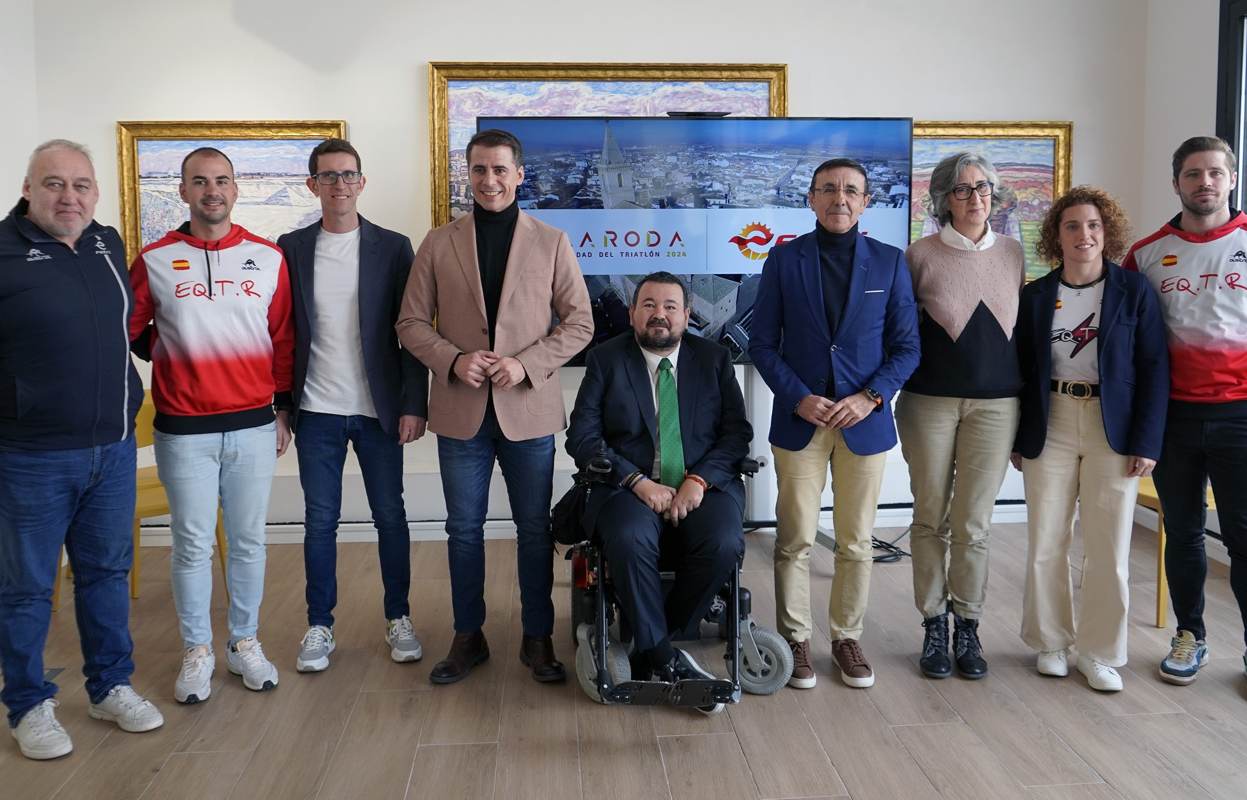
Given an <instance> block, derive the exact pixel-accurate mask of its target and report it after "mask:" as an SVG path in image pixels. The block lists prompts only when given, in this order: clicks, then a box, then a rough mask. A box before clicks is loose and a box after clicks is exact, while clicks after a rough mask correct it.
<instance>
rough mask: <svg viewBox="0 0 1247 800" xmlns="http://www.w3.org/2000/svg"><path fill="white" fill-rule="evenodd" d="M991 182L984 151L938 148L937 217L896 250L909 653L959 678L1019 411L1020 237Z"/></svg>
mask: <svg viewBox="0 0 1247 800" xmlns="http://www.w3.org/2000/svg"><path fill="white" fill-rule="evenodd" d="M998 186H999V180H998V178H997V175H996V169H995V167H993V166H992V164H991V162H990V161H988V160H987V159H986V158H984V157H983V156H981V155H978V154H975V153H956V154H954V155H951V156H949V157H947V158H945V159H944V160H943V161H941V162H940V163H939V164H938V165H937V166H936V167H935V169H934V171H932V173H931V185H930V190H929V191H930V205H931V209H932V214H933V216H935V217H936V219H937V220H938V221H939V223H940V225H941V228H940V230H939V232H938V233H934V234H931V235H929V236H925V237H923V238H922V239H919V240H918V241H917V242H914V243H913V244H912V245H910V247H909V250H908V251H906V253H905V259H906V260H907V261H908V262H909V269H910V272H911V274H912V277H913V284H914V298H915V300H917V303H918V310H919V318H918V334H919V337H920V338H921V340H922V360H921V362H920V363H919V365H918V369H917V370H916V371H915V372H914V374H913V375H912V376H911V377H910V379H909V381H908V383H906V384H905V388H904V390H903V391H902V392H901V393H900V397H899V398H898V399H897V402H896V425H897V431H898V433H899V434H900V439H901V453H902V454H903V455H904V457H905V461H906V462H907V463H908V464H909V483H910V490H911V491H912V493H913V496H914V521H913V524H912V525H911V526H910V528H909V534H910V540H911V545H910V547H911V550H912V552H913V561H914V603H915V604H916V605H917V607H918V611H919V613H921V614H922V626H923V627H924V628H925V629H926V634H925V636H924V639H923V643H922V655H921V657H920V658H919V662H918V663H919V667H920V668H921V669H922V673H923V674H924V675H926V676H927V677H929V678H945V677H948V676H949V675H951V674H952V671H953V665H954V663H955V665H956V669H957V672H958V673H959V674H960V675H961V676H962V677H963V678H970V679H977V678H981V677H983V676H984V675H986V674H987V661H986V659H984V657H983V650H982V647H981V645H980V643H979V636H978V622H979V619H980V618H981V617H982V615H983V603H984V599H985V597H986V590H987V540H988V534H989V533H990V531H991V519H992V510H993V508H994V506H995V501H996V493H997V492H998V491H999V490H1000V484H1001V482H1002V481H1003V480H1004V476H1005V471H1006V470H1007V469H1008V466H1009V452H1010V450H1011V448H1012V446H1013V437H1014V433H1015V431H1016V430H1017V423H1018V391H1019V389H1020V388H1021V383H1022V382H1021V375H1020V373H1019V371H1018V359H1017V350H1016V348H1015V347H1014V343H1013V327H1014V323H1015V321H1016V319H1017V307H1018V289H1019V288H1020V287H1021V286H1022V283H1023V281H1024V279H1025V272H1026V267H1025V260H1024V258H1023V256H1022V246H1021V245H1020V244H1019V243H1018V242H1017V241H1016V240H1015V239H1012V238H1009V237H1006V236H998V235H997V234H996V232H993V231H992V229H991V226H990V225H989V224H988V219H989V217H990V216H991V212H992V202H993V197H994V195H995V194H996V191H997V187H998ZM950 609H951V611H952V613H953V619H954V621H955V631H954V639H955V641H954V645H953V658H952V659H950V657H949V643H948V612H949V610H950Z"/></svg>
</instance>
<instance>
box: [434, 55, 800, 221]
mask: <svg viewBox="0 0 1247 800" xmlns="http://www.w3.org/2000/svg"><path fill="white" fill-rule="evenodd" d="M456 83H467V84H470V83H478V84H487V83H493V84H510V83H516V84H523V86H522V89H523V91H522V92H520V93H516V94H515V95H514V96H515V97H517V98H518V97H527V98H535V99H533V100H532V101H531V102H530V103H529V104H528V105H527V107H526V108H524V109H523V111H524V113H546V114H551V115H558V116H609V115H616V112H617V111H618V110H619V109H617V108H612V106H611V103H610V102H608V100H609V93H604V92H602V91H601V90H602V89H603V88H604V87H602V84H611V83H618V84H620V86H621V89H622V88H623V87H624V86H625V85H627V86H628V87H629V88H631V87H632V85H634V84H637V83H643V84H645V83H652V84H654V86H653V87H652V90H651V92H650V94H649V95H648V96H647V99H648V100H649V101H651V102H648V103H645V104H644V105H647V106H648V107H647V108H646V109H645V110H644V113H645V114H646V115H660V114H664V113H666V112H667V111H722V110H727V111H732V110H735V109H733V108H722V107H713V108H707V107H689V106H688V105H681V107H679V108H676V107H670V108H664V107H662V106H661V104H656V103H654V102H652V101H653V98H654V97H655V96H656V95H659V94H660V93H661V92H662V91H663V90H664V89H673V88H674V86H675V85H685V84H687V85H688V86H689V87H691V88H698V89H701V90H704V91H703V93H704V94H705V95H707V97H704V98H702V99H703V100H710V99H711V97H712V96H713V95H714V94H715V91H716V88H718V89H724V90H726V86H725V84H733V85H736V86H739V85H742V84H756V85H757V86H756V90H755V93H754V95H753V96H752V97H751V98H750V99H748V101H747V102H748V103H751V104H752V105H753V108H751V109H750V110H749V113H750V114H751V115H752V116H772V117H782V116H786V115H787V113H788V65H786V64H639V63H638V64H595V63H482V62H466V61H454V62H451V61H436V62H431V63H430V64H429V170H430V175H429V178H430V180H429V183H430V187H431V192H432V206H431V207H432V210H433V226H434V227H437V226H439V225H444V224H445V223H447V222H449V221H450V220H451V217H452V194H451V190H452V186H454V185H455V184H460V185H463V184H466V178H459V177H458V176H455V175H452V164H451V152H452V150H451V147H452V132H453V135H454V136H456V137H460V135H461V134H462V132H463V131H462V129H463V127H464V120H459V119H458V118H456V119H452V118H451V115H452V105H453V98H452V93H453V92H454V91H456V89H458V88H460V87H455V86H454V84H456ZM544 84H564V86H563V87H562V88H564V89H567V88H570V87H567V86H566V84H592V85H594V86H595V87H596V91H595V93H594V94H593V95H591V98H592V100H591V102H582V104H581V107H580V108H579V109H578V108H577V106H576V100H575V99H574V98H568V97H567V96H566V93H560V96H559V97H558V102H557V104H555V105H551V107H548V108H544V109H542V108H539V107H538V108H537V109H536V111H535V110H534V107H533V104H537V105H538V106H539V104H540V103H541V102H542V97H543V96H542V94H541V93H542V90H543V88H547V87H544V86H543V85H544ZM716 85H718V86H717V87H716ZM763 87H765V92H766V97H765V102H760V100H761V92H762V89H763ZM463 91H465V92H467V91H478V87H463ZM478 94H479V91H478ZM693 94H695V93H693ZM604 95H605V96H604ZM672 96H673V102H681V103H692V104H693V105H698V104H699V103H697V102H695V101H696V98H693V97H691V94H687V93H686V94H680V93H677V92H672ZM621 97H622V96H621ZM677 97H678V98H680V99H679V100H676V99H675V98H677ZM720 97H721V98H722V96H721V95H720ZM474 99H479V98H474ZM484 99H485V100H486V101H487V100H488V99H489V98H488V97H485V98H484ZM741 99H742V100H744V99H745V98H741ZM476 105H477V106H479V105H481V103H479V102H478V103H476ZM721 105H723V103H722V100H720V102H719V106H721ZM473 110H474V111H481V110H483V111H486V112H487V113H490V114H493V115H494V116H517V115H519V114H516V113H514V112H515V111H516V108H514V107H510V108H508V107H505V106H504V107H501V108H498V109H487V108H474V109H473ZM578 111H579V113H577V112H578ZM508 112H511V113H508ZM586 112H588V113H586ZM760 112H762V113H760ZM629 113H633V114H635V113H636V112H635V111H632V112H626V111H625V112H623V113H619V114H618V115H619V116H627V115H628V114H629ZM479 115H480V114H472V115H471V119H472V120H475V118H476V116H479ZM465 119H466V117H465ZM464 142H465V143H466V139H464Z"/></svg>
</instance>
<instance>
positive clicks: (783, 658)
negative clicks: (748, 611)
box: [740, 622, 792, 694]
mask: <svg viewBox="0 0 1247 800" xmlns="http://www.w3.org/2000/svg"><path fill="white" fill-rule="evenodd" d="M742 627H743V626H742ZM744 637H750V638H752V639H753V643H754V644H755V645H756V646H757V654H758V656H757V657H753V655H752V650H751V648H750V647H749V646H748V643H747V642H746V643H745V646H744V647H743V648H742V649H741V663H740V688H742V689H744V690H745V691H746V692H749V694H775V693H776V692H778V691H779V690H780V689H781V688H783V686H784V685H785V684H787V683H788V679H789V678H791V677H792V648H790V647H789V646H788V642H786V641H784V637H782V636H780V635H779V634H778V633H776V632H775V631H773V630H771V629H770V628H761V627H758V626H757V625H754V624H753V623H752V622H750V623H749V631H748V632H747V633H746V632H743V631H742V638H744ZM756 658H760V659H761V661H760V663H758V662H757V660H756Z"/></svg>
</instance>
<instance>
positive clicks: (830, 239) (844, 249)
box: [814, 224, 857, 386]
mask: <svg viewBox="0 0 1247 800" xmlns="http://www.w3.org/2000/svg"><path fill="white" fill-rule="evenodd" d="M814 231H815V236H816V237H817V238H818V264H819V268H820V270H821V272H822V275H821V276H820V277H821V278H822V284H823V310H824V311H825V312H826V313H827V331H828V332H829V333H830V334H831V338H832V339H835V338H836V329H837V328H839V327H840V319H841V318H842V317H843V316H844V306H845V303H846V302H848V298H849V276H850V274H851V271H852V269H853V254H854V252H855V251H856V250H857V226H856V225H854V226H853V227H852V228H850V229H849V230H848V231H847V232H846V233H832V232H831V231H828V230H826V229H825V228H824V227H823V226H822V225H821V224H815V226H814ZM827 385H828V386H834V385H835V384H834V383H828V384H827Z"/></svg>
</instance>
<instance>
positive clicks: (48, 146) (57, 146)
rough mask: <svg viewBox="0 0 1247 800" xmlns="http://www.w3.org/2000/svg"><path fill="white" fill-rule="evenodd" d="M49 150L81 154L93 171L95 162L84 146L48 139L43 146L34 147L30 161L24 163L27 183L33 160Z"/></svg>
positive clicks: (33, 167) (32, 170) (31, 171)
mask: <svg viewBox="0 0 1247 800" xmlns="http://www.w3.org/2000/svg"><path fill="white" fill-rule="evenodd" d="M49 150H73V151H74V152H75V153H81V154H82V157H83V158H85V159H86V160H87V163H88V164H90V165H91V169H92V170H94V169H95V161H94V160H92V158H91V151H90V150H88V149H87V146H86V145H85V144H79V143H78V142H71V141H70V140H69V139H49V140H47V141H46V142H44V143H43V144H41V145H39V146H38V147H36V148H35V150H34V152H32V153H31V154H30V160H29V161H27V162H26V180H27V181H29V180H30V178H31V175H33V174H34V171H35V159H37V158H39V156H40V154H42V153H46V152H47V151H49Z"/></svg>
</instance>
